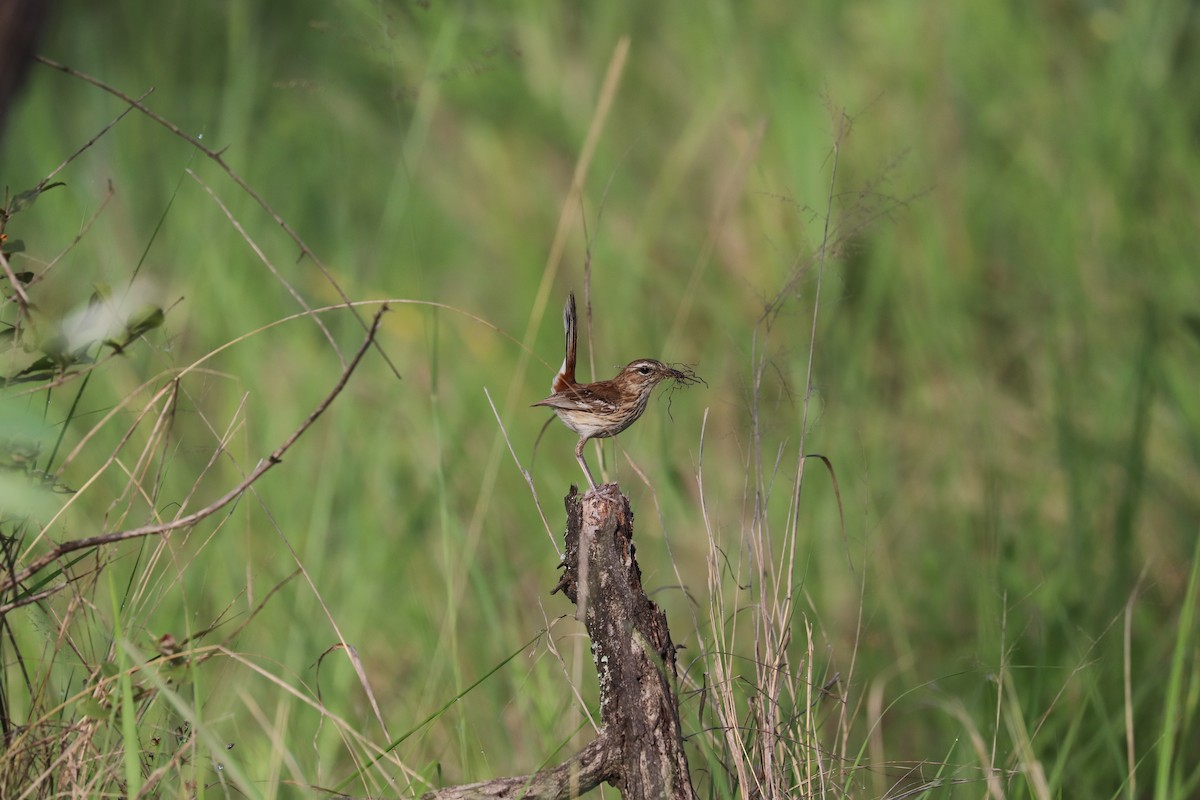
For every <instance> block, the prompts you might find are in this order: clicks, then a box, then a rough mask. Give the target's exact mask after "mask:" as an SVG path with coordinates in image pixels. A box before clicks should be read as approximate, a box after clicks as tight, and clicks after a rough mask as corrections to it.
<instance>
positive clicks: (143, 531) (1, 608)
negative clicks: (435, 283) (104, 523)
mask: <svg viewBox="0 0 1200 800" xmlns="http://www.w3.org/2000/svg"><path fill="white" fill-rule="evenodd" d="M387 308H388V307H387V306H386V305H384V306H382V307H381V308H380V309H379V311H378V312H376V314H375V318H374V319H373V320H372V321H371V325H370V327H369V328H368V330H367V336H366V338H365V339H364V340H363V343H362V346H360V347H359V348H358V352H356V353H355V354H354V357H353V358H352V359H350V362H349V363H348V364H347V365H346V368H345V369H344V370H342V375H341V377H340V378H339V379H338V382H337V383H336V384H334V386H333V388H332V389H331V390H330V392H329V394H327V395H326V396H325V398H324V399H323V400H321V402H320V403H318V404H317V406H316V408H314V409H313V410H312V412H311V413H310V414H309V415H308V417H307V418H306V419H305V420H304V421H303V422H302V423H300V425H299V427H297V428H296V430H294V431H292V434H291V435H290V436H288V437H287V438H286V439H285V440H284V441H283V443H282V444H281V445H279V447H277V448H275V450H274V451H272V452H271V454H270V455H268V456H267V457H266V458H264V459H262V460H261V461H259V462H258V465H257V466H256V467H255V468H254V469H253V470H252V471H251V472H250V474H249V475H247V476H246V477H245V478H244V479H243V480H242V481H241V482H240V483H238V485H237V486H235V487H233V488H232V489H230V490H229V491H228V492H226V493H225V494H224V495H222V496H221V497H220V498H218V499H217V500H215V501H213V502H212V503H210V504H209V505H207V506H205V507H204V508H201V509H199V510H198V511H195V512H193V513H191V514H188V515H187V516H185V517H180V518H178V519H175V520H172V521H170V522H164V523H161V524H158V525H143V526H142V527H140V528H131V529H129V530H125V531H116V532H114V533H103V534H100V535H98V536H89V537H86V538H83V539H74V540H72V541H69V542H63V543H62V544H60V545H58V546H57V547H55V548H54V549H52V550H51V551H50V552H48V553H46V554H45V555H42V556H39V557H38V558H35V559H34V560H33V561H31V562H30V563H29V564H28V565H27V566H26V567H25V568H24V569H22V570H21V571H20V572H16V573H10V574H8V575H6V576H5V577H4V579H3V580H2V581H0V592H7V591H9V590H10V589H12V588H13V587H15V586H18V585H20V584H22V583H24V582H25V581H27V580H29V579H30V578H31V577H33V576H34V575H36V574H37V573H38V572H40V571H41V570H43V569H45V568H46V567H47V566H48V565H50V564H52V563H54V562H55V561H57V560H58V559H60V558H62V557H63V556H64V555H67V554H68V553H73V552H76V551H78V550H86V549H89V548H93V547H101V546H103V545H108V544H115V543H117V542H124V541H127V540H129V539H141V538H143V537H146V536H156V535H159V534H163V533H169V532H170V531H174V530H178V529H180V528H188V527H191V526H192V525H195V524H196V523H198V522H201V521H202V520H204V519H206V518H207V517H210V516H212V515H213V514H215V513H216V512H218V511H220V510H221V509H222V508H224V507H225V506H227V505H229V504H230V503H232V502H233V501H234V500H236V499H237V498H239V497H241V495H242V493H243V492H245V491H246V490H247V489H248V488H250V486H252V485H253V484H254V483H255V482H256V481H257V480H258V479H259V478H261V477H262V476H263V475H264V474H266V472H267V471H268V470H269V469H271V468H272V467H274V466H275V465H276V464H278V463H280V462H281V461H283V455H284V453H286V452H287V451H288V450H289V449H290V448H291V446H292V445H293V444H295V443H296V440H297V439H299V438H300V437H301V436H303V435H304V433H305V432H306V431H307V430H308V429H309V428H311V427H312V425H313V423H314V422H316V421H317V418H318V417H320V416H321V414H323V413H325V410H326V409H327V408H329V406H330V405H331V404H332V403H333V401H334V399H335V398H336V397H337V396H338V395H339V394H341V392H342V389H344V388H346V384H347V383H348V382H349V380H350V375H351V374H352V373H353V372H354V370H355V369H356V368H357V367H358V365H359V363H360V362H361V361H362V359H363V356H364V355H366V352H367V350H368V349H369V348H370V347H371V345H372V344H374V342H375V336H376V334H377V333H378V331H379V323H380V321H381V320H382V319H383V314H384V312H385V311H387ZM64 585H65V584H61V585H60V586H59V587H58V588H62V586H64ZM46 596H48V592H46V591H43V592H38V593H37V594H32V595H26V596H23V597H18V598H17V599H16V600H13V601H11V602H9V603H5V604H3V605H0V617H3V616H4V615H5V614H7V613H8V612H9V611H12V610H14V609H16V608H20V607H22V606H26V605H29V604H31V603H35V602H37V601H38V600H40V599H44V598H45V597H46Z"/></svg>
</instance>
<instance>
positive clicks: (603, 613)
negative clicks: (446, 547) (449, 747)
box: [425, 483, 696, 800]
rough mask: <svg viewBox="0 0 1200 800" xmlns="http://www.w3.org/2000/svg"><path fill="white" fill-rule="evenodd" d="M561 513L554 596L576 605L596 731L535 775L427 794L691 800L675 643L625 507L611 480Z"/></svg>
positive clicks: (571, 498)
mask: <svg viewBox="0 0 1200 800" xmlns="http://www.w3.org/2000/svg"><path fill="white" fill-rule="evenodd" d="M565 504H566V509H567V533H566V555H565V556H564V558H563V563H562V565H561V566H563V567H564V568H565V570H564V572H563V575H562V577H561V578H560V579H559V582H558V585H557V586H555V588H554V592H558V591H562V592H563V594H565V595H566V596H567V598H568V599H569V600H571V602H573V603H575V605H576V609H577V611H576V617H577V618H578V619H580V620H581V621H582V622H583V624H584V627H585V628H586V629H587V632H588V636H589V637H590V639H591V642H592V658H593V659H594V660H595V662H596V673H597V676H598V678H599V682H600V719H601V722H602V723H603V728H602V730H601V733H600V736H599V737H598V738H597V739H596V740H595V741H593V742H592V743H591V744H589V745H588V746H587V747H585V748H584V749H583V751H582V752H580V753H579V754H578V755H576V756H575V757H574V758H572V759H570V760H568V761H566V762H564V763H563V764H560V765H559V766H557V767H553V768H551V769H548V770H543V771H541V772H538V773H536V774H534V775H529V776H525V777H519V778H501V779H498V780H494V781H487V782H484V783H474V784H469V785H465V786H456V787H449V788H446V789H439V790H437V791H434V792H429V793H428V794H426V795H425V798H426V800H434V799H435V798H439V799H442V800H450V799H451V798H453V800H458V799H459V798H467V797H473V798H509V797H513V798H516V797H525V798H555V800H561V799H563V798H568V797H578V796H579V795H581V794H583V793H584V792H587V791H589V790H591V789H593V788H595V787H596V786H599V785H600V784H601V783H604V782H607V783H610V784H612V785H613V786H615V787H616V788H617V789H618V790H619V791H620V792H621V796H622V797H623V798H625V799H626V800H661V798H674V800H695V797H696V795H695V792H694V791H693V790H692V785H691V780H690V779H689V776H688V764H687V756H686V755H685V754H684V751H683V739H682V735H681V731H680V725H679V703H678V700H677V698H676V696H675V691H674V685H673V684H674V681H675V679H676V677H677V675H676V665H675V645H674V644H673V643H672V642H671V632H670V630H669V629H668V627H667V616H666V614H665V613H663V610H662V609H661V608H659V607H658V606H657V605H655V604H654V603H653V602H652V601H651V600H650V598H649V597H647V596H646V591H645V589H644V588H643V587H642V573H641V570H640V569H639V568H638V564H637V559H636V557H635V550H634V546H633V511H632V510H631V509H630V507H629V499H628V498H626V497H625V496H624V495H623V494H621V490H620V487H619V486H617V484H615V483H610V484H605V485H604V486H601V487H599V488H598V489H594V490H592V491H589V492H587V493H586V494H583V495H580V494H579V492H578V490H577V489H576V488H575V487H574V486H572V487H571V493H570V494H568V495H567V497H566V499H565Z"/></svg>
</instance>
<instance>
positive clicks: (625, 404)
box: [531, 292, 701, 489]
mask: <svg viewBox="0 0 1200 800" xmlns="http://www.w3.org/2000/svg"><path fill="white" fill-rule="evenodd" d="M563 331H564V333H565V334H566V353H565V355H564V356H563V363H562V367H560V368H559V370H558V374H557V375H555V376H554V380H553V381H552V382H551V384H550V391H551V392H552V394H551V395H550V396H549V397H547V398H546V399H545V400H539V401H538V402H536V403H534V404H533V405H532V406H531V408H536V407H539V406H544V407H546V408H549V409H550V410H552V411H553V412H554V413H555V414H557V415H558V418H559V419H560V420H562V422H563V424H564V425H566V426H567V427H568V428H570V429H571V430H573V431H575V433H577V434H579V443H578V444H577V445H575V460H576V461H578V462H579V466H580V467H582V468H583V474H584V475H586V476H587V479H588V484H590V485H591V487H592V489H595V488H596V479H595V478H593V477H592V471H591V469H589V468H588V463H587V460H586V459H585V458H584V456H583V446H584V445H585V444H587V442H588V440H589V439H607V438H608V437H610V436H616V435H617V434H618V433H620V432H621V431H623V430H625V429H626V428H628V427H629V426H630V425H632V424H633V423H635V422H637V420H638V418H639V417H640V416H642V412H643V411H645V410H646V404H647V403H648V402H649V401H650V395H651V394H652V393H653V392H654V387H656V386H658V384H660V383H662V382H663V381H665V380H674V381H676V382H678V383H682V384H685V385H686V384H693V383H699V382H701V379H700V378H699V377H698V376H697V375H696V373H695V372H693V371H692V370H691V369H690V368H688V367H682V366H670V365H667V364H664V363H663V362H661V361H656V360H655V359H653V358H639V359H638V360H636V361H631V362H629V363H628V364H627V365H625V367H624V368H623V369H622V370H621V371H620V372H618V373H617V374H616V376H615V377H613V378H610V379H609V380H606V381H596V382H595V383H579V382H577V381H576V380H575V351H576V345H577V341H578V331H577V317H576V313H575V293H574V292H571V293H570V294H569V295H568V297H567V302H566V305H565V306H564V307H563Z"/></svg>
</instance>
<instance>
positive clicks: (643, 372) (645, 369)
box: [638, 364, 650, 375]
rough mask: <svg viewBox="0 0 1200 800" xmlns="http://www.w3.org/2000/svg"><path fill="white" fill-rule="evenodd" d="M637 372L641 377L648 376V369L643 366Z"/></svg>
mask: <svg viewBox="0 0 1200 800" xmlns="http://www.w3.org/2000/svg"><path fill="white" fill-rule="evenodd" d="M638 372H640V373H642V374H643V375H649V374H650V368H649V367H647V366H645V365H644V364H643V365H642V366H640V367H638Z"/></svg>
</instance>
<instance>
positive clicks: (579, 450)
mask: <svg viewBox="0 0 1200 800" xmlns="http://www.w3.org/2000/svg"><path fill="white" fill-rule="evenodd" d="M585 444H587V439H580V440H579V444H577V445H575V460H576V461H578V462H579V466H581V467H583V474H584V475H587V479H588V483H590V484H591V485H592V488H593V489H595V488H596V479H595V478H593V477H592V471H591V470H590V469H588V465H587V459H585V458H584V457H583V446H584V445H585Z"/></svg>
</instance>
